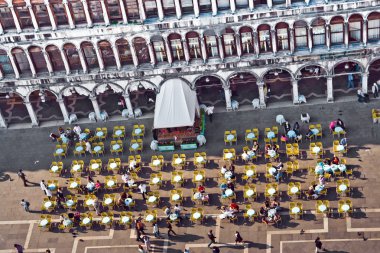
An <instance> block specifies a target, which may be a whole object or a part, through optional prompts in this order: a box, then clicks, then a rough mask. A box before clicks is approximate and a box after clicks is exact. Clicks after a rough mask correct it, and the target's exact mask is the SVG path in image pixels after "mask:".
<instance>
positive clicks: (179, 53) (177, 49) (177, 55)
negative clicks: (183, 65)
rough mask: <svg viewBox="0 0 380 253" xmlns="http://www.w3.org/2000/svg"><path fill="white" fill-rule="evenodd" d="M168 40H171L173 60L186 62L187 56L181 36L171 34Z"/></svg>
mask: <svg viewBox="0 0 380 253" xmlns="http://www.w3.org/2000/svg"><path fill="white" fill-rule="evenodd" d="M168 39H169V43H170V48H171V51H172V56H173V60H178V61H180V60H184V59H185V55H184V52H183V46H182V40H181V35H179V34H176V33H174V34H170V35H169V38H168Z"/></svg>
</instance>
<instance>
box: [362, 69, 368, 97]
mask: <svg viewBox="0 0 380 253" xmlns="http://www.w3.org/2000/svg"><path fill="white" fill-rule="evenodd" d="M368 74H369V73H368V72H364V73H362V91H363V93H364V94H366V93H368Z"/></svg>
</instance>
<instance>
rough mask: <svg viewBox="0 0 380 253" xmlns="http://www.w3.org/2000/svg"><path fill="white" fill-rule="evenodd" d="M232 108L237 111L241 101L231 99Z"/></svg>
mask: <svg viewBox="0 0 380 253" xmlns="http://www.w3.org/2000/svg"><path fill="white" fill-rule="evenodd" d="M231 108H232V110H234V111H236V110H237V109H239V102H238V101H236V100H232V101H231Z"/></svg>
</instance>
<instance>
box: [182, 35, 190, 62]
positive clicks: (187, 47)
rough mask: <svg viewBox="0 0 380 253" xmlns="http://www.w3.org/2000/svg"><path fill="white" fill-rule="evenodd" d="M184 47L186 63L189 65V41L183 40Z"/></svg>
mask: <svg viewBox="0 0 380 253" xmlns="http://www.w3.org/2000/svg"><path fill="white" fill-rule="evenodd" d="M182 47H183V53H184V55H185V61H186V63H187V64H189V62H190V52H189V45H187V40H186V39H183V40H182Z"/></svg>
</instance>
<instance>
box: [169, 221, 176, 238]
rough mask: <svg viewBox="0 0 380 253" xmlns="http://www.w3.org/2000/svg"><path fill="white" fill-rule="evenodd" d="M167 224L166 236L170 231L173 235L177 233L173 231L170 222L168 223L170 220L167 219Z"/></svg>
mask: <svg viewBox="0 0 380 253" xmlns="http://www.w3.org/2000/svg"><path fill="white" fill-rule="evenodd" d="M167 224H168V226H167V228H168V236H170V232H172V233H173V234H174V235H177V234H176V233H175V232H174V230H173V226H172V224H171V223H170V221H167Z"/></svg>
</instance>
